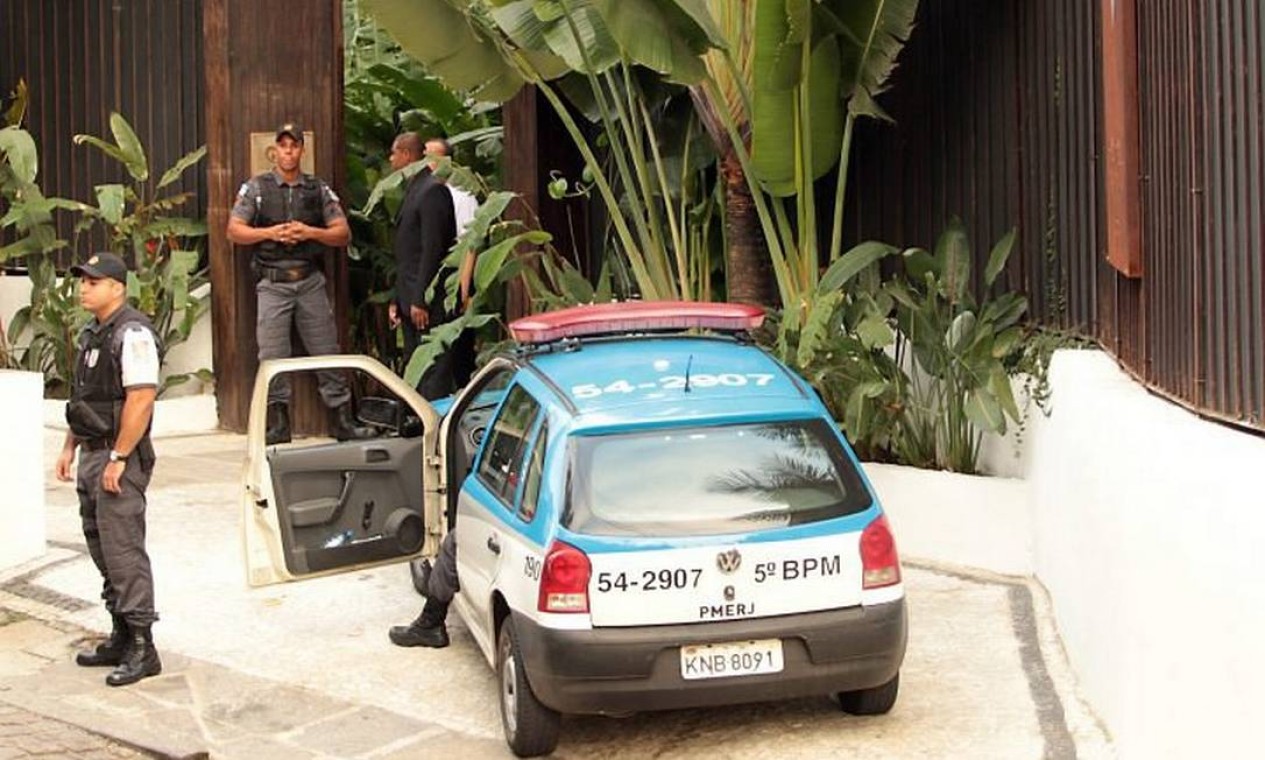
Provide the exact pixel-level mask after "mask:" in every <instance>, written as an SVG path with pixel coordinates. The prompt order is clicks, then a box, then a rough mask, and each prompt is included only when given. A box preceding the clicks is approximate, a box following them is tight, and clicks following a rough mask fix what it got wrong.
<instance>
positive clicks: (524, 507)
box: [518, 423, 549, 522]
mask: <svg viewBox="0 0 1265 760" xmlns="http://www.w3.org/2000/svg"><path fill="white" fill-rule="evenodd" d="M548 441H549V425H548V424H546V423H542V424H541V426H540V432H539V433H537V434H536V441H535V443H534V444H533V445H532V447H531V462H530V463H529V464H528V465H527V482H526V483H524V484H523V500H522V502H521V503H520V504H519V505H518V516H519V517H521V518H522V519H523V522H531V521H532V518H534V517H535V516H536V502H537V500H538V499H539V498H540V479H541V477H542V473H543V472H544V465H545V444H546V443H547V442H548Z"/></svg>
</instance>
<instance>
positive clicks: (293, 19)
mask: <svg viewBox="0 0 1265 760" xmlns="http://www.w3.org/2000/svg"><path fill="white" fill-rule="evenodd" d="M204 3H205V22H204V23H205V28H206V57H207V67H206V90H207V105H206V111H207V138H208V149H209V155H208V167H207V169H208V193H209V196H210V197H209V202H208V205H207V218H208V224H209V226H210V228H211V239H210V253H211V279H212V286H213V288H214V292H215V297H214V303H213V305H212V311H213V318H214V322H213V331H214V343H215V347H214V351H215V367H216V379H217V382H216V395H217V398H218V403H219V414H220V424H221V425H222V426H223V427H226V428H228V429H230V430H244V429H245V426H246V422H247V419H248V415H249V409H250V393H251V388H252V387H253V384H254V377H255V371H256V369H257V368H258V361H257V359H256V354H257V352H256V344H255V295H254V277H253V276H252V274H251V271H250V254H249V253H248V252H247V251H246V250H244V249H238V248H236V247H234V246H231V245H229V244H228V242H227V239H226V238H225V236H224V227H225V225H226V224H227V222H228V213H229V210H230V209H231V208H232V204H233V198H234V196H235V195H236V192H237V188H238V187H239V186H240V184H241V183H242V182H244V181H245V180H246V179H247V177H248V176H249V174H250V164H249V155H248V151H249V138H250V133H251V132H271V131H272V130H275V129H276V127H277V126H278V125H279V124H281V123H283V122H286V121H294V122H298V123H300V124H302V125H303V126H304V127H305V128H306V129H308V130H311V131H313V132H315V139H314V140H313V148H314V149H315V155H316V166H315V170H316V174H317V175H318V176H320V177H322V178H323V179H325V180H326V181H327V182H329V183H330V185H331V186H332V187H333V188H334V190H335V192H338V191H339V190H340V189H341V187H342V183H343V173H344V159H343V136H342V107H343V101H342V28H341V25H342V6H341V3H340V2H339V0H320V1H319V2H318V1H316V0H313V1H312V2H302V3H261V2H256V1H255V0H204ZM325 275H326V277H327V279H328V281H329V284H330V285H329V287H330V295H331V298H332V299H333V301H334V304H335V318H336V320H337V323H338V324H339V326H340V332H341V333H342V334H341V335H340V343H342V344H343V345H346V338H347V336H346V324H345V322H346V316H345V315H346V313H347V259H346V257H345V255H344V252H342V251H339V252H338V253H337V255H335V256H333V257H331V259H330V260H329V261H327V262H326V267H325ZM300 345H301V344H300V343H299V342H298V341H297V339H296V341H295V347H296V352H297V351H298V348H299V346H300ZM292 415H293V420H294V424H295V428H296V431H297V432H300V433H310V432H319V431H321V430H324V425H325V411H324V407H323V406H322V405H321V403H320V400H319V398H318V397H317V396H316V393H315V389H314V385H313V384H312V383H310V382H303V383H299V384H297V385H296V392H295V403H294V409H293V411H292Z"/></svg>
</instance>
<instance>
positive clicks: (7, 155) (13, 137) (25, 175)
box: [0, 127, 39, 185]
mask: <svg viewBox="0 0 1265 760" xmlns="http://www.w3.org/2000/svg"><path fill="white" fill-rule="evenodd" d="M0 154H3V157H4V160H5V161H8V163H9V168H10V169H11V170H12V171H13V175H14V176H15V177H16V178H17V180H18V181H19V182H21V183H23V184H28V185H29V184H31V183H32V182H34V181H35V176H36V174H37V173H38V172H39V154H38V151H37V150H36V148H35V140H34V138H32V137H31V134H30V133H29V132H27V131H26V130H25V129H19V128H18V127H5V128H4V129H0Z"/></svg>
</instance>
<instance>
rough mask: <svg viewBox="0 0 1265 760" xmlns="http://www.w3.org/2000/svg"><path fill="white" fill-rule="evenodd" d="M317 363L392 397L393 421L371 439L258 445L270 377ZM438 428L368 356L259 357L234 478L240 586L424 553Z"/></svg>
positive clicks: (432, 549)
mask: <svg viewBox="0 0 1265 760" xmlns="http://www.w3.org/2000/svg"><path fill="white" fill-rule="evenodd" d="M318 369H345V370H351V371H355V372H358V373H361V374H363V375H367V376H368V378H370V379H371V380H372V381H373V382H374V383H376V384H377V386H378V387H380V388H382V389H383V390H382V392H383V393H386V394H387V395H388V396H391V397H393V398H394V399H396V400H398V403H396V402H391V401H388V402H386V403H387V404H388V406H390V408H392V409H398V410H399V412H400V415H399V417H398V422H399V424H398V425H395V426H394V427H383V428H381V429H380V433H381V435H380V436H379V437H376V438H369V439H363V440H351V441H342V442H336V441H332V440H330V439H319V438H314V439H303V440H299V441H296V442H295V443H293V444H290V445H283V446H267V445H266V444H265V434H264V433H265V427H266V422H267V401H268V397H267V389H268V385H269V383H270V382H271V381H272V379H273V378H275V377H277V376H279V375H282V374H286V373H293V372H312V371H315V370H318ZM379 402H380V404H379V405H381V403H382V399H379ZM406 420H407V421H406ZM419 421H420V431H419V427H418V424H417V423H418V422H419ZM438 431H439V417H438V415H437V414H436V413H435V410H434V408H433V407H431V405H430V404H429V402H427V401H426V400H425V399H423V398H422V397H421V396H420V395H418V394H417V392H416V390H414V389H413V388H412V387H410V386H408V385H407V384H406V383H404V381H403V380H402V379H400V378H399V377H398V376H397V375H395V374H394V373H393V372H391V370H390V369H388V368H387V367H384V366H383V365H382V364H380V363H378V362H377V361H375V360H374V359H371V358H369V357H366V356H359V355H336V356H316V357H299V358H292V359H278V360H272V361H266V362H263V363H261V364H260V367H259V373H258V374H257V376H256V379H255V390H254V394H253V396H252V398H251V409H250V421H249V423H248V426H247V444H246V448H247V454H246V462H245V464H244V467H243V474H242V480H243V486H244V489H243V494H244V495H243V502H242V510H243V512H242V532H243V545H244V549H245V559H246V566H247V567H246V571H247V580H248V582H249V583H250V584H251V585H252V586H260V585H266V584H270V583H278V582H283V581H288V580H294V579H298V578H303V577H308V576H311V575H316V574H325V573H330V572H336V571H341V570H346V569H352V568H358V567H364V566H367V565H373V564H379V563H383V562H388V561H393V560H397V559H405V558H408V557H410V556H414V555H418V554H421V555H423V556H433V555H434V554H435V553H436V552H437V551H438V548H439V541H440V539H441V538H442V536H443V532H444V530H445V527H446V525H445V521H444V520H443V518H442V515H443V505H442V502H441V494H440V492H439V488H440V486H439V483H440V467H441V464H442V459H441V458H440V457H438V456H436V455H435V453H434V452H435V451H436V441H437V439H438ZM419 432H420V434H417V433H419Z"/></svg>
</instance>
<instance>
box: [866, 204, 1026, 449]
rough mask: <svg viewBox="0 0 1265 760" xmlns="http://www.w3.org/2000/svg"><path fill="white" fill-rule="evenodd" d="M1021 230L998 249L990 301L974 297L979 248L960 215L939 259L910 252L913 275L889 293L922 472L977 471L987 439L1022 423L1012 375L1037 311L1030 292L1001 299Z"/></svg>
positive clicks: (909, 435) (908, 435)
mask: <svg viewBox="0 0 1265 760" xmlns="http://www.w3.org/2000/svg"><path fill="white" fill-rule="evenodd" d="M1014 241H1015V231H1014V230H1011V231H1010V232H1009V233H1007V234H1006V235H1005V236H1003V237H1002V239H1001V240H999V241H998V242H997V244H996V245H994V246H993V249H992V251H991V253H990V254H989V257H988V263H987V265H986V266H985V269H984V272H983V287H984V293H985V295H984V296H983V297H982V298H981V299H979V300H978V301H977V300H976V298H975V296H974V295H973V294H972V280H971V250H970V243H969V241H968V239H967V236H966V231H965V229H964V228H963V226H962V223H961V221H960V220H958V219H956V218H954V219H953V220H952V221H951V222H950V223H949V225H948V227H947V228H946V229H945V230H944V232H943V233H941V235H940V237H939V239H938V240H937V242H936V246H935V250H934V253H928V252H927V251H925V250H922V249H914V250H911V251H907V252H906V253H905V256H904V264H905V277H904V278H903V279H901V278H897V279H893V280H892V281H891V282H889V283H888V286H887V291H888V292H889V293H890V294H891V297H892V298H893V299H894V300H895V303H896V323H897V326H898V330H899V333H898V336H897V341H896V361H897V363H898V364H900V365H901V366H902V367H905V368H906V372H907V374H906V377H907V382H908V387H907V389H906V392H905V399H904V401H905V406H904V415H903V418H902V420H901V432H900V435H898V436H897V437H896V438H895V441H894V443H895V447H896V449H897V454H898V455H899V457H900V459H901V461H903V462H905V463H907V464H912V465H915V466H918V467H932V466H934V467H939V468H943V469H948V470H953V471H956V472H974V471H975V468H976V462H977V459H978V456H979V447H980V442H981V440H982V438H983V435H984V433H985V432H989V433H997V434H1001V433H1004V432H1006V426H1007V420H1008V419H1009V420H1011V421H1014V422H1019V421H1020V418H1021V417H1020V411H1019V408H1018V405H1017V404H1016V403H1015V397H1014V392H1013V390H1012V388H1011V376H1012V374H1014V373H1015V371H1016V369H1015V368H1016V367H1017V366H1018V361H1017V358H1018V356H1019V355H1020V354H1021V353H1022V351H1023V348H1022V342H1023V337H1024V327H1023V325H1021V324H1020V320H1021V319H1022V318H1023V316H1024V314H1025V313H1026V312H1027V310H1028V301H1027V299H1026V298H1024V297H1023V296H1022V295H1020V294H1018V293H1014V292H1005V293H1001V294H1000V295H992V294H991V288H992V286H993V284H994V282H995V281H996V280H997V276H998V275H999V274H1000V273H1001V272H1002V270H1003V269H1004V268H1005V266H1006V261H1007V260H1008V259H1009V257H1010V253H1011V251H1012V249H1013V247H1014Z"/></svg>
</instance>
